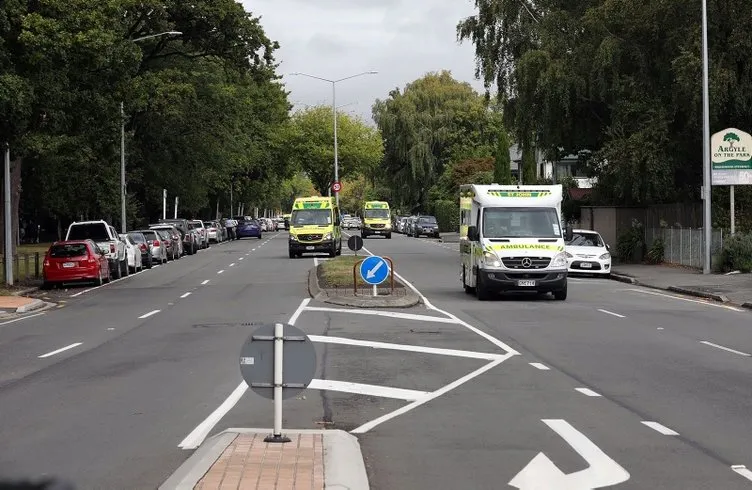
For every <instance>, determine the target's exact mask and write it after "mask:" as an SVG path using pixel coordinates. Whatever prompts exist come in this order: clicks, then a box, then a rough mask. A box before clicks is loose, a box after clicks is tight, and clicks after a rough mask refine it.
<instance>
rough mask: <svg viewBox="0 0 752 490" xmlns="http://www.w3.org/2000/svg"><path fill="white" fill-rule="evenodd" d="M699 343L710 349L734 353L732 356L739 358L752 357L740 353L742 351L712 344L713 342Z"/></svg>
mask: <svg viewBox="0 0 752 490" xmlns="http://www.w3.org/2000/svg"><path fill="white" fill-rule="evenodd" d="M700 343H701V344H705V345H709V346H710V347H715V348H716V349H721V350H725V351H726V352H731V353H734V354H738V355H740V356H744V357H752V354H747V353H746V352H742V351H739V350H734V349H731V348H729V347H724V346H722V345H718V344H714V343H713V342H708V341H707V340H701V341H700Z"/></svg>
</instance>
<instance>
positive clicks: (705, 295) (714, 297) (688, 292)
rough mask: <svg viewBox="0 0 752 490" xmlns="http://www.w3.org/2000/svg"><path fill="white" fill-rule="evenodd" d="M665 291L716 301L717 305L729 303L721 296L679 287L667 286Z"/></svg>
mask: <svg viewBox="0 0 752 490" xmlns="http://www.w3.org/2000/svg"><path fill="white" fill-rule="evenodd" d="M667 289H668V290H669V291H673V292H675V293H681V294H686V295H687V296H694V297H696V298H704V299H712V300H714V301H718V302H719V303H730V302H731V300H729V299H728V298H727V297H726V296H724V295H722V294H715V293H706V292H704V291H695V290H694V289H688V288H683V287H680V286H669V287H668V288H667Z"/></svg>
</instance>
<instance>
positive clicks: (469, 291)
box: [462, 267, 475, 294]
mask: <svg viewBox="0 0 752 490" xmlns="http://www.w3.org/2000/svg"><path fill="white" fill-rule="evenodd" d="M465 274H466V272H465V268H464V267H463V268H462V287H463V288H465V294H474V293H475V288H474V287H471V286H468V285H467V280H466V276H465Z"/></svg>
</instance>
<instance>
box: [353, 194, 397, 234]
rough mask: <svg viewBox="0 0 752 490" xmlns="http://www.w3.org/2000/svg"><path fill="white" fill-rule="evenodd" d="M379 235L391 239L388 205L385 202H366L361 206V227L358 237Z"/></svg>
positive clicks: (390, 218) (390, 219) (390, 220)
mask: <svg viewBox="0 0 752 490" xmlns="http://www.w3.org/2000/svg"><path fill="white" fill-rule="evenodd" d="M371 235H381V236H384V237H386V238H388V239H391V238H392V216H391V212H390V210H389V203H388V202H385V201H367V202H365V203H364V204H363V226H362V228H361V229H360V236H361V237H362V238H367V237H369V236H371Z"/></svg>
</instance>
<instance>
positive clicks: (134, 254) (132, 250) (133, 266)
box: [120, 233, 144, 272]
mask: <svg viewBox="0 0 752 490" xmlns="http://www.w3.org/2000/svg"><path fill="white" fill-rule="evenodd" d="M120 239H121V240H123V241H124V242H125V253H126V255H127V256H128V269H130V271H131V272H140V271H141V270H142V269H143V268H144V265H143V261H142V260H141V247H140V245H139V244H138V243H136V242H135V240H133V237H131V236H129V235H128V234H127V233H126V234H123V233H121V234H120Z"/></svg>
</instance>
